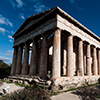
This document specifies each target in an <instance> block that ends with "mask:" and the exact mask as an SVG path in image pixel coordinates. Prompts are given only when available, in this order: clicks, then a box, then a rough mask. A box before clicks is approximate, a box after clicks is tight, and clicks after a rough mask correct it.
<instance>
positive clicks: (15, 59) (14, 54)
mask: <svg viewBox="0 0 100 100" xmlns="http://www.w3.org/2000/svg"><path fill="white" fill-rule="evenodd" d="M17 52H18V49H17V48H14V53H13V60H12V67H11V72H10V75H15V70H16V61H17Z"/></svg>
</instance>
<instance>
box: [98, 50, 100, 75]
mask: <svg viewBox="0 0 100 100" xmlns="http://www.w3.org/2000/svg"><path fill="white" fill-rule="evenodd" d="M98 75H100V50H98Z"/></svg>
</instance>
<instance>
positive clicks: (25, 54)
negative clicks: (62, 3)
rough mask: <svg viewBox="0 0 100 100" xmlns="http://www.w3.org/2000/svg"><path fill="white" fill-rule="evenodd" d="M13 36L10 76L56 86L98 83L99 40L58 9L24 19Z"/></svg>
mask: <svg viewBox="0 0 100 100" xmlns="http://www.w3.org/2000/svg"><path fill="white" fill-rule="evenodd" d="M13 37H14V46H13V47H14V54H13V62H12V69H11V75H12V76H15V75H17V76H18V75H29V76H36V75H39V77H40V78H42V79H47V74H48V73H49V74H50V75H51V79H55V84H56V85H59V84H64V85H65V84H73V83H74V84H77V85H78V84H79V83H80V84H81V83H82V84H83V83H88V84H89V83H93V82H96V81H97V79H98V78H99V75H100V38H99V37H98V36H97V35H95V34H94V33H93V32H91V31H90V30H89V29H87V28H86V27H85V26H83V25H82V24H81V23H79V22H78V21H77V20H75V19H74V18H72V17H71V16H70V15H69V14H67V13H66V12H64V11H63V10H62V9H60V8H59V7H55V8H52V9H49V10H46V11H44V12H41V13H39V14H36V15H33V16H31V17H29V18H27V19H26V20H25V22H24V23H23V24H22V25H21V26H20V28H19V29H18V30H17V32H16V33H15V34H14V35H13Z"/></svg>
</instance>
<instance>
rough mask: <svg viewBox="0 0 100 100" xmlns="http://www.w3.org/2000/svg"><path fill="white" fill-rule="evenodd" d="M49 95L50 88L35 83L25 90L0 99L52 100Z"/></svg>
mask: <svg viewBox="0 0 100 100" xmlns="http://www.w3.org/2000/svg"><path fill="white" fill-rule="evenodd" d="M49 96H50V95H49V93H48V90H46V89H44V88H41V87H40V86H38V85H37V84H34V85H33V86H27V87H25V89H23V90H20V91H16V92H14V93H12V94H8V95H5V96H3V97H2V98H1V99H0V100H50V98H49Z"/></svg>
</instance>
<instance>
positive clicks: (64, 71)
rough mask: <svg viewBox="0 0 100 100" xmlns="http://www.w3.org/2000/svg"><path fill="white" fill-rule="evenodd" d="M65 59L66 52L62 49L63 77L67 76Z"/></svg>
mask: <svg viewBox="0 0 100 100" xmlns="http://www.w3.org/2000/svg"><path fill="white" fill-rule="evenodd" d="M66 46H67V45H66ZM66 48H67V47H66ZM66 58H67V51H66V49H64V50H63V75H66V74H67V70H66V67H67V59H66Z"/></svg>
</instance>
